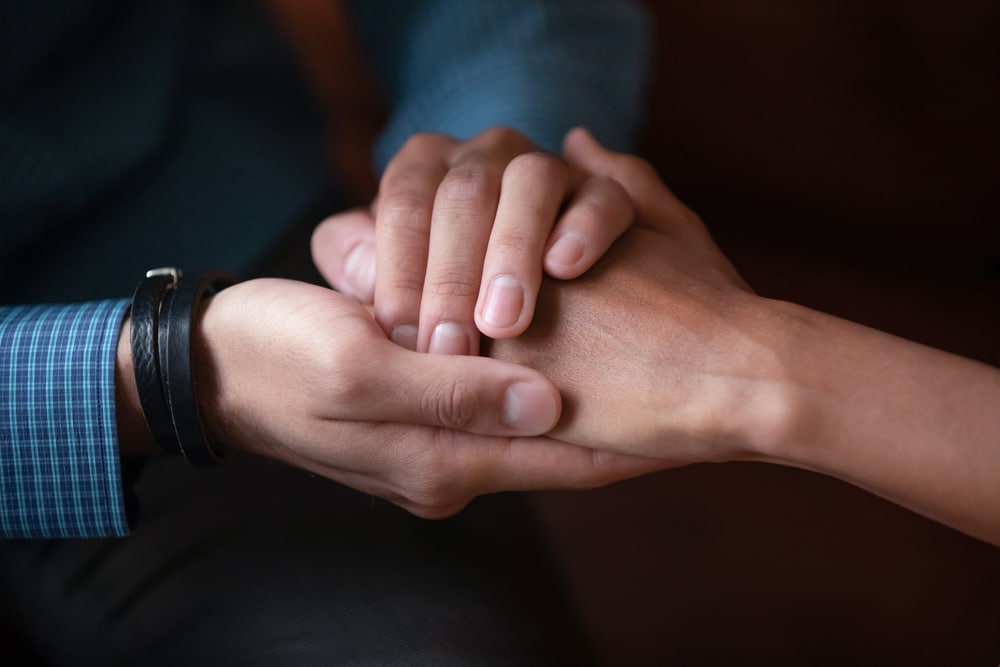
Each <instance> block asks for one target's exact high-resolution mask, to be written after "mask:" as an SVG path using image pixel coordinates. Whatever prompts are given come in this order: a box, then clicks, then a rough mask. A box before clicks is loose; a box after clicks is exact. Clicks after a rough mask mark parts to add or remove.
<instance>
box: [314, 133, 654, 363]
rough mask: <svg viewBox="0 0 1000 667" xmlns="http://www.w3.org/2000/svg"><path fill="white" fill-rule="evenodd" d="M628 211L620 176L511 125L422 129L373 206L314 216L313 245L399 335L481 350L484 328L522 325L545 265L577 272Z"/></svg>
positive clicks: (328, 271) (451, 349)
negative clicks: (460, 135)
mask: <svg viewBox="0 0 1000 667" xmlns="http://www.w3.org/2000/svg"><path fill="white" fill-rule="evenodd" d="M633 218H634V212H633V210H632V206H631V203H630V201H629V199H628V196H627V195H626V193H625V191H624V189H623V188H622V187H621V186H620V185H619V184H618V183H617V182H616V181H614V180H613V179H610V178H605V177H599V176H591V175H585V174H581V173H580V172H576V171H572V170H571V169H570V168H569V167H568V166H567V165H566V164H565V163H564V162H563V161H562V160H560V159H558V158H557V157H555V156H552V155H547V154H544V153H541V152H538V151H537V149H536V148H535V146H534V145H533V144H532V143H531V141H530V140H528V138H527V137H525V136H524V135H522V134H520V133H518V132H516V131H514V130H510V129H507V128H494V129H491V130H487V131H485V132H483V133H482V134H480V135H478V136H476V137H473V138H472V139H470V140H469V141H458V140H456V139H453V138H451V137H447V136H444V135H437V134H421V135H416V136H414V137H413V138H411V139H410V140H409V141H408V142H407V143H406V144H405V145H404V146H403V148H402V149H401V150H400V152H399V154H398V155H396V157H395V158H394V159H393V160H392V161H391V162H390V163H389V165H388V167H387V168H386V171H385V175H384V176H383V177H382V180H381V183H380V186H379V194H378V196H377V197H376V199H375V201H374V202H373V204H372V206H371V207H370V208H368V209H356V210H354V211H350V212H347V213H342V214H338V215H335V216H332V217H331V218H329V219H327V220H325V221H324V222H323V223H321V224H320V225H319V227H318V228H317V229H316V232H315V234H314V236H313V256H314V258H315V259H316V263H317V267H318V268H319V270H320V272H321V273H322V274H323V275H324V277H325V278H326V279H327V280H328V281H329V282H330V284H331V285H332V286H333V287H334V288H336V289H338V290H340V291H341V292H344V293H346V294H350V295H353V296H354V297H356V298H357V299H359V300H360V301H362V302H364V303H372V302H373V301H374V314H375V319H376V321H377V322H378V323H379V324H380V326H381V327H382V328H383V330H384V331H385V332H386V334H387V335H388V336H390V338H391V339H392V340H394V341H396V342H397V343H399V344H400V345H402V346H404V347H406V348H408V349H416V350H420V351H422V352H426V351H430V352H439V353H449V354H475V353H477V352H478V349H479V332H482V333H484V334H486V335H488V336H492V337H494V338H507V337H511V336H515V335H517V334H519V333H521V332H523V331H524V329H525V328H527V326H528V324H529V323H530V322H531V317H532V313H533V312H534V306H535V296H536V294H537V292H538V287H539V284H540V283H541V278H542V271H543V269H544V271H545V272H547V273H548V274H549V275H551V276H555V277H558V278H563V279H568V278H575V277H577V276H579V275H580V274H582V273H583V272H584V271H586V270H587V269H588V268H590V267H591V266H592V265H593V263H594V262H595V261H596V260H597V259H598V258H599V257H600V256H601V255H603V254H604V252H605V251H606V250H607V249H608V247H609V246H610V245H611V244H612V243H613V242H614V240H615V239H616V238H617V237H618V236H619V235H620V234H621V233H622V232H623V231H624V230H625V229H627V228H628V226H629V225H630V224H631V223H632V220H633ZM376 265H377V266H378V267H379V270H378V271H376V270H375V267H376Z"/></svg>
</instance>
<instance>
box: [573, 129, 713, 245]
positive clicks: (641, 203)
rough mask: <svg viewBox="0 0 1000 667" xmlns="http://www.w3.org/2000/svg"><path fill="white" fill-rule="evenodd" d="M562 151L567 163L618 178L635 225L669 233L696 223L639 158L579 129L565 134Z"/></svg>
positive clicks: (654, 173)
mask: <svg viewBox="0 0 1000 667" xmlns="http://www.w3.org/2000/svg"><path fill="white" fill-rule="evenodd" d="M563 151H564V154H565V157H566V160H567V161H568V162H569V163H570V164H571V165H573V166H575V167H577V168H579V169H582V170H583V171H584V172H587V173H590V174H593V175H596V176H606V177H608V178H612V179H614V180H616V181H618V182H619V183H620V184H621V185H622V186H623V187H624V188H625V191H626V192H628V195H629V197H630V198H631V199H632V202H633V204H634V206H635V209H636V213H637V214H638V217H639V224H641V225H646V226H654V227H656V228H657V229H661V230H663V231H668V232H669V231H677V230H678V229H680V228H681V227H683V226H685V225H689V224H691V223H692V222H693V221H695V222H697V219H696V218H695V216H694V215H693V214H692V213H691V212H690V211H689V210H688V209H687V207H686V206H684V204H682V203H681V202H680V200H678V199H677V198H676V197H675V196H674V195H673V193H672V192H670V190H669V189H668V188H667V186H666V185H664V184H663V181H661V180H660V177H659V176H658V175H657V173H656V170H655V169H653V166H652V165H651V164H649V163H648V162H646V161H645V160H643V159H642V158H640V157H637V156H635V155H628V154H625V153H616V152H614V151H609V150H608V149H606V148H604V147H603V146H601V145H600V144H599V143H598V142H597V141H596V140H595V139H594V138H593V137H592V136H591V135H590V133H589V132H587V130H585V129H583V128H575V129H573V130H570V131H569V133H567V135H566V139H565V141H564V143H563ZM698 224H700V223H698Z"/></svg>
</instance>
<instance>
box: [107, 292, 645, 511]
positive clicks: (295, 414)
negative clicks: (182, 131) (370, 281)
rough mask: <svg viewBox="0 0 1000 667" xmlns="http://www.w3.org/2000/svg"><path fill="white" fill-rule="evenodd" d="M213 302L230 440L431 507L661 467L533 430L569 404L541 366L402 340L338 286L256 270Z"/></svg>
mask: <svg viewBox="0 0 1000 667" xmlns="http://www.w3.org/2000/svg"><path fill="white" fill-rule="evenodd" d="M206 303H207V306H205V307H204V309H203V311H202V314H201V318H200V324H199V327H198V329H197V331H198V336H199V339H198V340H197V341H195V342H194V343H193V344H194V346H195V347H194V349H195V351H196V352H195V354H196V356H195V363H196V364H197V376H198V379H199V385H198V397H199V404H200V406H201V411H202V417H203V421H204V424H205V427H206V430H207V432H208V434H209V437H210V439H211V440H212V441H213V442H215V443H218V444H220V445H222V446H223V448H228V449H234V450H244V451H249V452H253V453H256V454H262V455H265V456H269V457H271V458H275V459H278V460H280V461H284V462H286V463H289V464H291V465H294V466H297V467H300V468H304V469H306V470H309V471H312V472H314V473H316V474H319V475H323V476H325V477H328V478H330V479H333V480H336V481H339V482H341V483H344V484H346V485H348V486H351V487H354V488H356V489H359V490H361V491H364V492H367V493H372V494H374V495H378V496H381V497H383V498H386V499H388V500H391V501H392V502H395V503H396V504H398V505H400V506H402V507H404V508H406V509H408V510H409V511H411V512H413V513H415V514H418V515H421V516H426V517H437V516H445V515H448V514H451V513H454V512H456V511H458V510H459V509H461V508H462V507H463V506H464V505H465V504H466V503H467V502H468V501H469V500H470V499H471V498H472V497H474V496H476V495H479V494H482V493H490V492H494V491H501V490H523V489H538V488H583V487H591V486H597V485H601V484H606V483H608V482H611V481H614V480H617V479H622V478H625V477H630V476H634V475H637V474H641V473H644V472H648V471H649V470H652V469H655V468H658V467H662V465H661V464H660V463H659V462H651V461H645V460H640V459H630V458H628V457H616V456H613V455H605V454H602V453H597V452H593V451H591V450H588V449H584V448H580V447H576V446H573V445H568V444H565V443H561V442H557V441H553V440H549V439H547V438H539V437H530V436H534V435H536V434H539V433H543V432H545V431H547V430H548V429H549V428H550V427H551V426H552V424H554V423H555V421H556V419H557V418H558V414H559V407H560V401H559V394H558V392H557V391H556V390H555V388H554V387H553V386H552V384H551V383H550V382H548V381H547V380H546V379H545V378H544V377H542V376H541V375H540V374H539V373H537V372H536V371H532V370H530V369H525V368H520V367H517V366H514V365H513V364H507V363H503V362H499V361H496V360H492V359H483V358H474V357H453V356H447V357H446V356H432V355H422V354H417V353H414V352H410V351H407V350H404V349H403V348H401V347H399V346H397V345H393V344H392V343H391V342H390V341H388V340H387V339H386V338H385V336H384V334H383V333H382V331H381V329H379V327H378V325H376V323H375V322H374V320H373V319H372V318H371V316H370V315H369V314H368V312H367V311H366V310H365V308H364V307H363V306H361V305H359V304H357V303H355V302H354V301H353V300H351V299H349V298H347V297H344V296H342V295H340V294H337V293H336V292H333V291H331V290H328V289H325V288H321V287H316V286H312V285H307V284H304V283H298V282H292V281H285V280H254V281H250V282H246V283H241V284H238V285H235V286H233V287H230V288H228V289H226V290H224V291H222V292H220V293H219V294H217V295H216V296H214V297H212V298H211V299H210V300H208V301H207V302H206ZM121 377H128V373H127V372H123V373H121ZM462 431H469V432H472V433H475V434H480V435H473V434H470V433H464V432H462Z"/></svg>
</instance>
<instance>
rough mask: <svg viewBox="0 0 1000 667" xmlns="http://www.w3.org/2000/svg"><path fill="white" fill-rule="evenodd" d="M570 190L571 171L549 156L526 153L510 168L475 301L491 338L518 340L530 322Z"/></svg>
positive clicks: (478, 317) (479, 320)
mask: <svg viewBox="0 0 1000 667" xmlns="http://www.w3.org/2000/svg"><path fill="white" fill-rule="evenodd" d="M568 187H569V174H568V172H567V170H566V167H565V166H564V165H563V163H562V161H560V160H558V159H556V158H554V157H552V156H550V155H545V154H543V153H537V152H532V153H525V154H523V155H519V156H518V157H516V158H514V159H513V160H512V161H511V162H510V164H509V165H507V168H506V170H505V171H504V175H503V182H502V187H501V192H500V202H499V204H498V206H497V213H496V221H495V222H494V225H493V231H492V233H491V234H490V239H489V246H488V249H487V251H486V259H485V260H484V262H483V268H482V277H483V280H482V284H481V285H480V288H479V298H478V301H477V303H476V312H475V321H476V325H477V326H478V328H479V330H480V331H481V332H483V333H484V334H486V335H487V336H491V337H493V338H509V337H511V336H516V335H518V334H520V333H521V332H523V331H524V330H525V329H526V328H527V327H528V325H529V324H530V323H531V316H532V313H534V310H535V299H536V297H537V295H538V287H539V285H540V284H541V281H542V269H541V266H542V262H541V259H542V252H543V251H544V249H545V243H546V240H547V238H548V236H549V231H550V230H551V229H552V225H553V223H554V222H555V220H556V217H557V216H558V213H559V207H560V205H561V204H562V201H563V198H564V197H565V195H566V190H567V188H568Z"/></svg>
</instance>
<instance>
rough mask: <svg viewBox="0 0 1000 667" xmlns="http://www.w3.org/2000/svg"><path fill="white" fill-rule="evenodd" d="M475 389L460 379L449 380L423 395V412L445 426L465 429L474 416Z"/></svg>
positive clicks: (460, 429)
mask: <svg viewBox="0 0 1000 667" xmlns="http://www.w3.org/2000/svg"><path fill="white" fill-rule="evenodd" d="M476 398H477V396H476V390H475V388H474V387H473V386H472V385H471V384H469V383H468V382H467V381H465V380H462V379H456V380H450V381H448V382H445V383H443V384H441V385H440V386H439V388H438V389H437V390H436V391H428V392H427V393H426V394H425V396H424V412H425V413H426V414H427V416H428V417H430V418H431V419H433V420H435V421H436V422H437V423H438V424H439V425H441V426H444V427H445V428H449V429H453V430H458V431H465V430H468V427H469V426H470V425H471V424H472V422H473V420H474V418H475V416H476V408H477V406H476Z"/></svg>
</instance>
